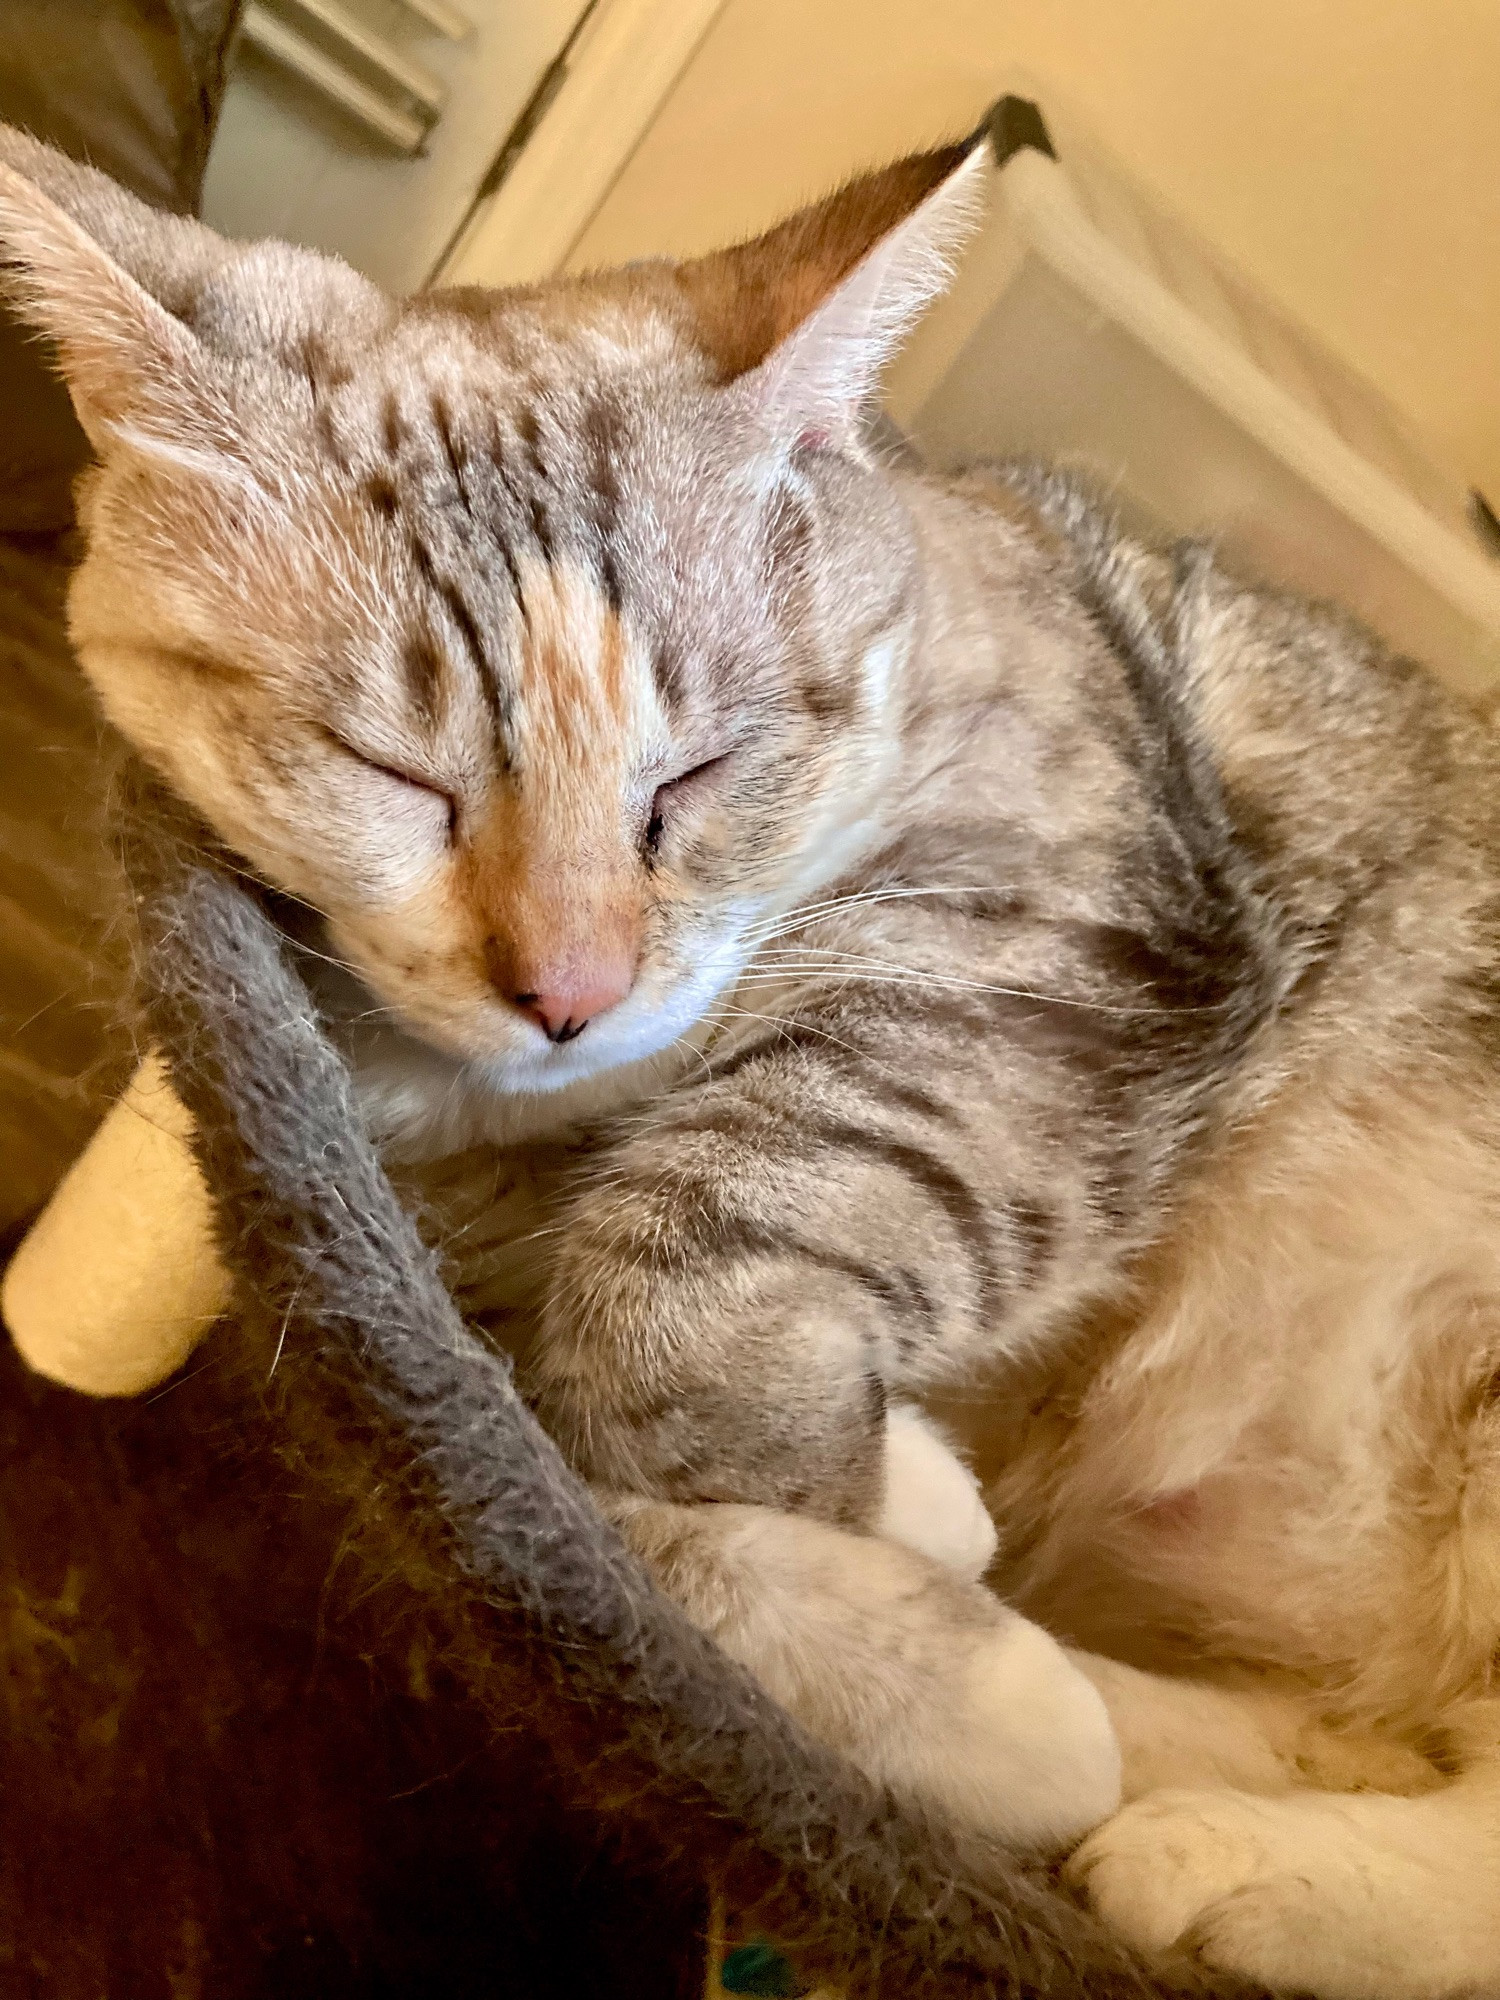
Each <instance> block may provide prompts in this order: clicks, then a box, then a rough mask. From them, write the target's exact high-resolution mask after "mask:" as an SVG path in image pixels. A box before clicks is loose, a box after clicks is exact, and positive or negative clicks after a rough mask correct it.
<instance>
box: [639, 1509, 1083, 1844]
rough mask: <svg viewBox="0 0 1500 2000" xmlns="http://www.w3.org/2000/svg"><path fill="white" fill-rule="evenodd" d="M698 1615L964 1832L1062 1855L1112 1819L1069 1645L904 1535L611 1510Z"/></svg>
mask: <svg viewBox="0 0 1500 2000" xmlns="http://www.w3.org/2000/svg"><path fill="white" fill-rule="evenodd" d="M605 1504H606V1506H607V1509H608V1511H609V1512H610V1513H611V1514H612V1515H613V1517H614V1519H615V1520H616V1521H617V1522H618V1524H619V1526H620V1528H621V1530H622V1532H623V1533H624V1534H625V1536H626V1539H627V1540H628V1541H629V1542H630V1543H631V1545H632V1546H633V1547H634V1548H635V1549H636V1551H637V1553H638V1554H639V1555H640V1556H641V1557H642V1558H643V1560H644V1561H645V1562H646V1564H647V1566H648V1568H649V1569H650V1570H651V1571H652V1573H653V1575H654V1576H655V1578H656V1580H657V1582H658V1583H659V1585H660V1586H661V1588H662V1589H663V1590H665V1591H666V1593H667V1594H668V1595H669V1596H671V1597H672V1598H674V1599H675V1600H676V1601H677V1603H679V1604H680V1605H681V1606H682V1608H683V1609H684V1610H685V1611H686V1612H687V1613H688V1615H689V1617H691V1618H692V1619H693V1621H694V1622H695V1623H696V1624H697V1625H699V1626H700V1627H701V1628H702V1629H703V1630H704V1631H706V1632H708V1633H709V1634H711V1636H712V1637H713V1638H714V1639H716V1640H717V1641H718V1643H719V1644H720V1645H721V1646H722V1647H723V1648H724V1649H725V1651H726V1652H728V1653H729V1654H731V1655H732V1656H733V1657H734V1658H735V1659H737V1660H739V1661H740V1662H741V1664H742V1665H744V1666H746V1667H747V1668H748V1669H749V1670H750V1671H751V1673H753V1674H754V1675H755V1677H756V1679H757V1680H758V1681H760V1683H761V1685H762V1686H763V1687H765V1688H766V1689H767V1690H768V1692H769V1693H771V1694H773V1695H774V1696H775V1697H776V1698H777V1699H778V1700H779V1701H780V1702H781V1703H782V1704H783V1705H784V1706H785V1707H786V1708H788V1709H790V1711H791V1712H792V1713H793V1714H794V1715H795V1716H797V1717H798V1718H799V1720H801V1721H802V1722H803V1723H804V1724H805V1725H806V1727H807V1728H808V1729H809V1730H810V1731H811V1733H812V1734H813V1735H815V1736H816V1737H817V1738H818V1739H819V1740H820V1741H822V1742H824V1743H826V1744H828V1745H829V1746H830V1747H831V1748H833V1749H837V1750H840V1751H842V1752H843V1753H844V1754H845V1755H846V1756H848V1757H849V1758H850V1759H851V1761H852V1762H854V1763H855V1764H857V1765H858V1766H859V1767H860V1768H861V1769H862V1770H864V1771H865V1772H866V1773H867V1774H868V1775H869V1776H870V1777H872V1778H874V1779H876V1780H877V1781H879V1782H881V1783H884V1784H889V1785H890V1786H891V1787H892V1788H893V1789H894V1790H896V1791H897V1792H899V1793H903V1794H904V1795H905V1796H907V1797H908V1798H914V1799H916V1800H918V1801H919V1802H920V1803H922V1804H923V1805H925V1806H928V1807H933V1806H936V1807H938V1808H940V1809H941V1810H942V1811H943V1812H944V1813H945V1814H946V1815H947V1816H948V1817H949V1819H950V1820H951V1821H952V1822H954V1823H956V1824H957V1825H958V1826H959V1827H961V1828H962V1827H968V1828H972V1829H974V1830H975V1831H977V1832H979V1833H980V1834H982V1835H983V1836H984V1837H985V1838H986V1839H988V1840H995V1841H999V1842H1001V1843H1003V1844H1005V1845H1006V1846H1009V1847H1012V1848H1018V1849H1021V1850H1024V1851H1029V1852H1038V1853H1046V1852H1056V1851H1060V1850H1062V1849H1065V1848H1067V1847H1069V1846H1071V1845H1072V1844H1073V1843H1074V1842H1075V1841H1076V1840H1077V1839H1078V1838H1079V1837H1080V1835H1082V1834H1084V1833H1086V1832H1087V1831H1088V1830H1089V1828H1091V1827H1093V1826H1097V1825H1098V1824H1099V1822H1100V1821H1101V1820H1102V1819H1103V1818H1104V1817H1105V1816H1106V1815H1107V1814H1108V1813H1110V1812H1112V1811H1113V1810H1114V1809H1115V1807H1116V1805H1117V1804H1118V1802H1119V1797H1120V1764H1119V1752H1118V1750H1117V1748H1116V1745H1115V1739H1114V1733H1113V1731H1112V1729H1111V1727H1110V1723H1109V1718H1108V1715H1107V1713H1106V1710H1105V1706H1104V1703H1103V1701H1102V1700H1101V1699H1100V1697H1099V1695H1098V1693H1097V1692H1096V1690H1095V1689H1094V1687H1093V1685H1092V1684H1091V1682H1090V1681H1089V1680H1088V1678H1087V1677H1086V1676H1085V1675H1084V1674H1082V1673H1081V1672H1079V1670H1078V1669H1077V1667H1075V1666H1074V1665H1072V1664H1071V1663H1070V1662H1069V1660H1068V1658H1067V1657H1066V1655H1065V1654H1064V1652H1063V1650H1062V1648H1061V1647H1060V1646H1058V1645H1057V1643H1056V1642H1055V1641H1054V1640H1053V1639H1051V1638H1050V1637H1049V1636H1048V1635H1047V1634H1046V1633H1045V1632H1043V1631H1042V1630H1041V1628H1040V1627H1039V1626H1037V1625H1033V1624H1032V1623H1031V1621H1030V1620H1029V1619H1026V1618H1023V1617H1021V1616H1020V1615H1019V1614H1018V1613H1017V1612H1014V1611H1011V1610H1009V1609H1008V1608H1007V1607H1006V1606H1005V1605H1003V1604H1001V1603H1000V1601H999V1600H998V1599H997V1598H996V1597H995V1596H994V1595H993V1594H992V1593H991V1592H989V1591H987V1590H985V1589H984V1588H983V1587H982V1586H981V1585H979V1584H975V1583H966V1582H963V1581H961V1580H960V1579H959V1578H958V1577H956V1576H955V1575H954V1574H953V1573H952V1571H951V1570H950V1569H949V1568H947V1567H945V1566H944V1565H943V1564H941V1563H939V1562H936V1561H934V1560H933V1559H932V1558H930V1557H927V1556H923V1555H919V1554H917V1553H916V1552H915V1551H914V1550H912V1549H909V1548H905V1547H902V1546H900V1545H898V1544H897V1543H895V1542H891V1541H886V1540H881V1539H878V1538H876V1537H873V1536H868V1535H861V1534H853V1533H850V1532H848V1531H847V1530H843V1529H839V1528H835V1527H831V1526H829V1525H827V1524H826V1523H824V1522H821V1521H815V1520H810V1519H807V1518H805V1517H798V1516H796V1515H792V1514H786V1513H780V1512H776V1511H773V1510H772V1509H769V1508H763V1507H745V1506H676V1505H672V1504H670V1503H665V1502H661V1501H652V1500H639V1499H619V1498H613V1499H609V1500H607V1501H606V1503H605Z"/></svg>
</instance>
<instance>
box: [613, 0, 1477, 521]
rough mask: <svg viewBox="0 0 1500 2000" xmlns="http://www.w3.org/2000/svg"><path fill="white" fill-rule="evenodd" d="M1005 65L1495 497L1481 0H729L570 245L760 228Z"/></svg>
mask: <svg viewBox="0 0 1500 2000" xmlns="http://www.w3.org/2000/svg"><path fill="white" fill-rule="evenodd" d="M1018 68H1021V69H1024V70H1025V71H1027V72H1030V74H1031V77H1032V80H1033V81H1034V82H1035V83H1036V85H1037V86H1038V87H1039V89H1040V90H1041V91H1042V92H1043V94H1044V95H1045V96H1050V97H1051V98H1053V100H1054V101H1056V102H1059V103H1061V104H1063V105H1065V106H1066V107H1068V108H1069V109H1070V110H1071V111H1072V112H1073V113H1074V114H1075V115H1076V117H1077V118H1078V119H1079V120H1080V121H1082V122H1083V123H1085V124H1086V125H1087V127H1088V128H1089V129H1090V131H1091V133H1092V134H1093V136H1094V137H1095V138H1097V139H1098V140H1099V141H1100V142H1101V144H1102V145H1103V146H1104V147H1106V148H1107V149H1108V150H1109V151H1110V152H1112V153H1114V154H1115V156H1116V157H1117V158H1118V159H1119V160H1121V161H1122V162H1123V163H1124V164H1125V165H1126V166H1127V167H1128V168H1129V170H1130V171H1131V172H1132V173H1133V174H1134V176H1135V177H1136V178H1137V179H1138V180H1139V181H1140V182H1141V183H1142V184H1143V185H1145V186H1146V187H1147V188H1148V189H1150V190H1152V191H1154V192H1155V194H1156V195H1157V196H1158V197H1159V198H1161V199H1163V200H1164V201H1165V202H1166V203H1167V204H1169V205H1170V206H1172V207H1174V208H1176V209H1177V210H1178V211H1179V212H1180V213H1181V214H1183V215H1184V216H1185V217H1186V218H1187V219H1188V220H1189V221H1190V222H1191V223H1192V224H1193V225H1194V226H1195V227H1197V228H1198V229H1199V230H1201V231H1202V232H1203V233H1204V234H1206V235H1207V236H1208V237H1209V238H1210V239H1211V240H1212V241H1213V242H1215V243H1216V244H1217V245H1218V246H1219V247H1220V249H1221V250H1223V251H1224V252H1226V253H1227V254H1228V255H1229V256H1230V257H1231V258H1232V259H1233V260H1234V261H1235V262H1237V263H1238V264H1239V265H1240V267H1241V268H1242V269H1243V270H1244V271H1245V272H1246V273H1247V274H1249V275H1250V276H1251V277H1253V278H1255V279H1257V280H1258V281H1259V282H1260V283H1261V284H1262V285H1264V286H1265V287H1266V288H1267V289H1268V290H1269V291H1270V292H1272V293H1273V294H1274V295H1275V296H1276V297H1277V298H1278V299H1280V300H1281V302H1282V303H1283V305H1285V306H1286V307H1288V308H1289V309H1290V310H1291V311H1292V312H1293V313H1294V314H1296V315H1297V316H1298V317H1299V318H1300V319H1302V320H1303V321H1304V322H1305V323H1306V324H1307V325H1309V326H1310V327H1311V328H1312V329H1313V330H1314V331H1315V332H1317V333H1318V334H1319V335H1320V336H1321V337H1322V338H1323V339H1324V340H1325V341H1326V342H1327V343H1328V344H1329V345H1330V346H1332V347H1333V348H1335V349H1336V350H1337V351H1339V352H1340V353H1342V354H1343V355H1345V356H1346V357H1347V359H1348V360H1350V361H1351V362H1353V363H1354V365H1355V366H1356V367H1358V368H1360V369H1361V370H1363V372H1364V373H1365V374H1366V375H1368V376H1369V377H1370V378H1371V379H1372V380H1373V381H1374V382H1376V383H1377V384H1378V385H1379V386H1380V387H1381V388H1382V389H1384V390H1385V392H1386V394H1387V395H1388V396H1390V397H1391V398H1392V399H1393V400H1394V401H1395V402H1396V403H1397V404H1398V405H1399V406H1400V407H1401V408H1402V409H1403V410H1404V411H1405V412H1406V413H1407V415H1408V416H1409V417H1410V418H1411V419H1412V421H1413V424H1414V425H1415V427H1416V428H1417V430H1418V431H1419V433H1420V434H1421V435H1423V436H1424V437H1425V439H1426V441H1427V443H1428V444H1429V446H1430V447H1431V449H1432V450H1433V451H1434V452H1435V453H1436V454H1437V455H1438V456H1439V457H1440V458H1442V459H1443V460H1444V461H1445V462H1446V463H1447V464H1448V465H1449V466H1450V467H1451V468H1452V470H1453V471H1455V472H1456V473H1457V474H1458V475H1459V476H1460V477H1462V478H1464V479H1465V480H1467V481H1469V482H1472V483H1477V484H1479V485H1481V486H1483V487H1485V488H1486V490H1487V491H1488V492H1489V493H1490V496H1491V498H1492V499H1494V500H1496V501H1497V503H1500V0H1030V4H1020V0H729V4H728V6H727V7H726V9H725V12H724V13H723V14H722V15H721V16H720V18H719V20H718V22H717V23H716V25H715V27H714V28H713V29H712V31H711V33H710V36H709V39H708V41H707V42H706V43H705V45H704V47H703V50H702V51H701V53H700V55H699V57H698V58H697V60H696V62H695V63H694V65H693V67H692V68H691V69H690V71H689V72H688V75H687V77H686V78H685V80H684V81H683V83H682V84H681V85H680V86H679V88H678V90H677V92H676V94H675V96H674V97H673V99H672V100H671V101H670V102H669V104H668V105H667V107H666V109H665V111H664V112H663V114H662V116H661V118H660V119H659V120H658V122H657V124H656V125H655V126H654V127H653V129H652V131H651V132H650V133H649V134H648V136H647V138H646V140H645V141H644V143H643V144H642V146H641V147H640V149H639V151H638V152H637V154H636V156H635V158H634V159H633V160H632V161H631V163H630V165H629V166H628V167H627V168H626V170H625V172H624V174H623V175H622V176H621V178H620V180H619V181H618V182H617V184H616V186H615V189H614V191H613V192H612V193H611V195H610V197H609V199H608V201H607V202H606V204H605V206H604V208H603V210H602V211H601V213H600V215H599V216H598V217H597V218H596V220H595V222H594V224H593V225H592V227H591V228H590V230H589V232H588V234H587V236H586V237H585V238H584V240H583V243H582V245H581V247H580V251H579V253H578V256H577V258H575V260H574V261H575V262H584V263H608V262H614V261H617V260H618V259H621V258H625V257H633V256H641V255H644V254H647V253H649V252H653V251H669V252H682V251H687V250H693V249H699V248H704V247H707V246H708V245H710V244H712V243H716V242H723V241H724V240H726V239H727V238H730V237H733V236H735V235H737V234H743V233H745V232H746V231H749V230H752V229H754V228H757V227H759V226H761V225H762V224H764V223H766V222H768V221H770V220H772V219H773V218H774V217H775V216H777V215H778V214H779V213H781V212H783V211H784V210H786V209H787V208H789V207H792V206H794V205H795V204H796V203H797V202H798V201H799V200H800V199H801V198H802V197H803V196H805V195H807V194H808V193H811V192H815V191H818V190H820V189H822V188H824V187H826V186H827V185H828V184H829V183H831V182H834V181H837V180H838V179H839V178H841V177H842V176H843V175H844V174H846V173H847V172H848V171H849V170H850V169H851V168H853V167H856V166H860V165H865V164H869V163H870V162H872V161H875V160H879V159H882V158H887V157H889V156H890V155H892V154H893V153H898V152H901V151H904V150H907V149H910V148H912V147H915V146H919V145H922V144H925V143H927V142H929V141H931V140H933V139H934V138H938V137H942V136H946V135H950V134H954V133H957V132H961V131H963V130H964V129H966V128H967V127H968V126H970V125H972V124H973V123H974V122H975V121H976V120H977V118H978V116H979V115H980V113H981V112H982V111H983V110H984V108H985V106H986V105H987V104H988V103H989V102H990V101H991V100H992V99H993V97H994V96H995V95H996V94H997V91H998V89H999V88H1001V87H1003V85H1004V84H1005V82H1006V81H1007V80H1008V78H1009V76H1011V75H1012V74H1014V72H1015V71H1016V70H1017V69H1018Z"/></svg>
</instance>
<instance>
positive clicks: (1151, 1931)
mask: <svg viewBox="0 0 1500 2000" xmlns="http://www.w3.org/2000/svg"><path fill="white" fill-rule="evenodd" d="M1413 1803H1415V1804H1421V1803H1422V1802H1409V1801H1406V1800H1400V1799H1389V1798H1384V1797H1380V1796H1376V1795H1366V1796H1363V1797H1359V1798H1352V1797H1350V1798H1344V1797H1335V1796H1333V1795H1330V1794H1321V1793H1311V1794H1304V1795H1300V1796H1283V1797H1280V1798H1271V1799H1266V1798H1255V1797H1252V1796H1250V1795H1249V1794H1247V1793H1243V1792H1228V1791H1226V1792H1194V1791H1164V1792H1154V1793H1152V1794H1150V1795H1149V1796H1148V1797H1146V1798H1144V1799H1140V1800H1138V1801H1137V1802H1136V1803H1135V1804H1134V1805H1130V1806H1126V1807H1125V1809H1124V1810H1123V1811H1122V1812H1119V1813H1117V1814H1116V1815H1115V1817H1114V1818H1113V1819H1112V1820H1109V1821H1107V1822H1106V1824H1105V1825H1103V1826H1102V1827H1100V1828H1099V1829H1098V1831H1097V1832H1096V1833H1094V1834H1092V1835H1091V1836H1090V1838H1089V1839H1088V1840H1086V1841H1085V1842H1084V1843H1083V1845H1082V1847H1080V1848H1079V1850H1078V1852H1077V1853H1076V1854H1075V1855H1074V1856H1073V1858H1072V1860H1071V1861H1070V1862H1069V1864H1068V1874H1069V1876H1070V1878H1071V1879H1072V1881H1073V1882H1074V1883H1075V1884H1077V1885H1078V1886H1080V1887H1082V1888H1083V1889H1085V1890H1086V1891H1087V1894H1088V1898H1089V1901H1090V1902H1091V1903H1092V1904H1093V1906H1094V1909H1095V1910H1096V1911H1097V1912H1098V1914H1099V1915H1100V1916H1101V1917H1102V1918H1103V1919H1104V1920H1105V1922H1106V1923H1108V1924H1110V1925H1111V1926H1112V1928H1113V1929H1115V1930H1116V1931H1118V1932H1120V1933H1121V1934H1122V1935H1123V1936H1124V1937H1126V1938H1127V1939H1128V1940H1129V1941H1130V1942H1131V1943H1132V1944H1134V1945H1135V1946H1136V1948H1137V1949H1138V1950H1139V1951H1141V1952H1142V1953H1144V1954H1145V1956H1146V1957H1148V1958H1156V1959H1162V1958H1170V1957H1172V1956H1176V1955H1186V1956H1188V1957H1191V1958H1194V1959H1196V1960H1197V1961H1198V1962H1199V1963H1200V1964H1203V1965H1206V1966H1209V1967H1212V1968H1213V1970H1214V1971H1216V1972H1225V1973H1231V1974H1234V1975H1236V1976H1237V1977H1239V1978H1241V1979H1245V1980H1249V1981H1252V1982H1253V1983H1255V1984H1256V1985H1264V1986H1270V1987H1275V1988H1283V1989H1289V1990H1292V1991H1295V1992H1302V1993H1310V1994H1313V1995H1316V1996H1317V2000H1457V1996H1458V1995H1460V1994H1461V1995H1464V1996H1465V1997H1466V2000H1468V1996H1474V1995H1479V1994H1482V1993H1483V1994H1487V1993H1493V1992H1500V1918H1497V1917H1496V1916H1495V1915H1494V1913H1493V1910H1492V1909H1490V1908H1489V1907H1488V1906H1489V1904H1490V1903H1492V1901H1493V1896H1494V1888H1493V1883H1489V1884H1484V1885H1481V1884H1477V1883H1476V1884H1475V1885H1474V1888H1475V1889H1477V1890H1478V1892H1479V1893H1478V1894H1477V1895H1476V1894H1475V1893H1473V1890H1469V1891H1465V1889H1464V1887H1463V1878H1464V1875H1465V1872H1466V1870H1465V1866H1464V1861H1465V1857H1463V1856H1462V1855H1454V1856H1453V1857H1452V1861H1451V1863H1450V1865H1449V1866H1448V1867H1447V1868H1446V1869H1442V1870H1441V1872H1439V1870H1438V1869H1435V1868H1434V1866H1433V1862H1434V1860H1435V1859H1436V1855H1435V1854H1433V1855H1429V1854H1428V1853H1427V1852H1425V1851H1424V1849H1425V1847H1426V1842H1425V1840H1417V1841H1411V1840H1403V1839H1400V1838H1399V1836H1400V1835H1401V1834H1403V1833H1407V1832H1409V1831H1410V1830H1411V1829H1412V1828H1413V1827H1415V1828H1417V1829H1418V1830H1419V1831H1420V1830H1422V1823H1421V1822H1420V1820H1418V1821H1410V1820H1403V1819H1402V1817H1401V1816H1400V1809H1401V1808H1403V1807H1409V1805H1411V1804H1413ZM1392 1808H1395V1809H1397V1811H1396V1816H1395V1817H1394V1818H1392V1815H1391V1810H1390V1809H1392ZM1383 1836H1384V1837H1383ZM1455 1888H1457V1889H1458V1891H1459V1893H1458V1894H1457V1895H1456V1896H1455V1894H1454V1893H1453V1891H1454V1889H1455Z"/></svg>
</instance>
